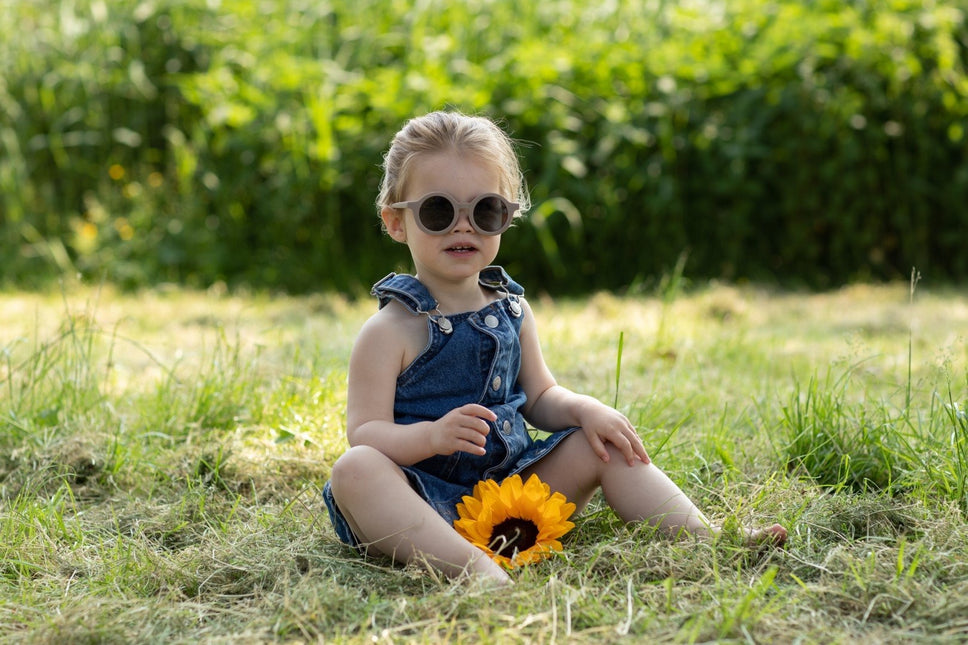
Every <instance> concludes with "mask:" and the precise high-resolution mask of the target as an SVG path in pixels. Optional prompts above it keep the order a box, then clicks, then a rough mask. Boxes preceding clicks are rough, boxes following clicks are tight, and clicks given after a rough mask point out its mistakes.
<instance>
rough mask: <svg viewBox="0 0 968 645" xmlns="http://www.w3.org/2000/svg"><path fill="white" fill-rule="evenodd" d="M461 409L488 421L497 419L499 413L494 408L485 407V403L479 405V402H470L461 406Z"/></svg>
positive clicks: (467, 413)
mask: <svg viewBox="0 0 968 645" xmlns="http://www.w3.org/2000/svg"><path fill="white" fill-rule="evenodd" d="M460 411H461V412H462V413H463V414H466V415H469V416H472V417H479V418H481V419H484V420H486V421H497V414H495V413H494V411H493V410H490V409H488V408H485V407H484V406H483V405H478V404H477V403H468V404H467V405H465V406H463V407H461V409H460Z"/></svg>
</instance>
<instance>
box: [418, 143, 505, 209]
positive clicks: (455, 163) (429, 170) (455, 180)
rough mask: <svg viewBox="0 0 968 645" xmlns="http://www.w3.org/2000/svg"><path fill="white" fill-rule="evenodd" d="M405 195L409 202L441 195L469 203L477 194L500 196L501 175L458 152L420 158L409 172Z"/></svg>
mask: <svg viewBox="0 0 968 645" xmlns="http://www.w3.org/2000/svg"><path fill="white" fill-rule="evenodd" d="M406 192H407V197H408V198H410V199H413V198H417V197H420V196H422V195H426V194H427V193H433V192H444V193H450V194H451V195H453V196H454V197H456V198H458V199H461V200H468V201H469V200H470V199H472V198H474V197H477V196H478V195H480V194H481V193H500V192H501V173H500V170H499V168H498V167H497V164H495V163H493V162H490V161H488V160H487V159H482V158H481V157H479V156H475V155H465V154H460V153H458V152H440V153H435V154H432V155H421V156H420V157H418V158H416V159H414V161H413V165H412V166H411V168H410V177H409V178H408V180H407V188H406Z"/></svg>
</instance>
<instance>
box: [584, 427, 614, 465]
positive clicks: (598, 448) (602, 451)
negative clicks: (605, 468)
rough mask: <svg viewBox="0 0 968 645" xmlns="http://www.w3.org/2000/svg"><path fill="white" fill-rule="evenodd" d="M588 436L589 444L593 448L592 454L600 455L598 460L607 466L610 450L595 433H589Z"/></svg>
mask: <svg viewBox="0 0 968 645" xmlns="http://www.w3.org/2000/svg"><path fill="white" fill-rule="evenodd" d="M586 436H587V437H588V444H589V445H590V446H591V447H592V452H594V453H595V454H596V455H598V458H599V459H601V460H602V461H604V462H605V463H606V464H607V463H608V459H609V457H608V449H606V448H605V443H604V442H602V440H601V439H599V438H598V435H596V434H594V433H588V434H586Z"/></svg>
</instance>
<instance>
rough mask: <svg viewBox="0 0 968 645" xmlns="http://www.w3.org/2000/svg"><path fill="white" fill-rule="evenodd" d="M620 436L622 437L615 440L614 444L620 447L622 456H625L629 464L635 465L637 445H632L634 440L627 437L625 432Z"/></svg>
mask: <svg viewBox="0 0 968 645" xmlns="http://www.w3.org/2000/svg"><path fill="white" fill-rule="evenodd" d="M619 436H620V437H621V439H619V440H618V441H613V442H612V444H613V445H614V446H615V447H616V448H618V450H619V452H621V453H622V456H623V457H625V461H626V462H628V465H629V466H634V465H635V456H636V455H635V447H634V446H633V445H632V442H631V441H630V440H629V438H628V437H626V436H625V435H624V434H622V435H619Z"/></svg>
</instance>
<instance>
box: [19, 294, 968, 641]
mask: <svg viewBox="0 0 968 645" xmlns="http://www.w3.org/2000/svg"><path fill="white" fill-rule="evenodd" d="M530 298H531V302H532V304H533V306H534V307H535V311H536V313H537V315H538V317H539V323H540V329H541V333H542V341H543V347H544V351H545V356H546V360H547V361H548V363H549V365H550V366H551V367H552V369H553V371H554V372H555V374H556V376H557V377H558V379H559V381H560V382H561V383H562V384H564V385H567V386H569V387H571V388H573V389H576V390H581V391H584V392H587V393H589V394H592V395H594V396H596V397H599V398H600V399H602V400H604V401H607V402H609V403H612V404H616V405H617V406H618V407H619V408H620V409H622V410H623V411H625V412H626V413H627V414H628V415H629V417H630V418H631V419H632V421H633V422H634V423H636V425H637V427H638V429H639V432H640V434H641V436H642V437H643V439H644V440H645V443H646V447H647V449H648V450H649V451H650V454H651V455H652V457H653V458H654V460H655V461H656V462H657V463H658V464H659V465H660V466H661V467H662V468H663V469H664V470H665V471H666V472H667V473H669V475H670V476H671V477H672V478H673V479H674V480H675V481H677V482H678V483H679V484H680V485H681V486H682V487H683V488H684V489H685V490H686V492H687V493H688V494H689V495H690V496H691V497H692V498H693V499H694V500H695V501H696V502H697V503H698V504H699V505H700V507H701V508H703V509H704V510H705V511H706V512H707V513H708V514H709V515H710V516H711V517H712V518H714V519H715V520H717V521H720V522H724V523H725V524H726V525H727V526H737V525H738V524H740V523H768V522H772V521H774V520H775V521H780V522H782V523H784V524H785V525H786V526H787V527H789V529H790V532H791V536H790V542H789V544H788V547H787V548H786V549H785V550H783V551H774V552H767V553H763V554H753V553H750V552H748V551H746V550H745V549H742V548H740V546H739V544H738V540H737V539H736V538H735V536H732V535H726V536H724V537H722V538H721V539H718V540H716V541H696V540H688V539H687V540H683V541H673V540H670V539H668V538H665V537H662V536H659V535H654V534H653V533H652V532H651V531H650V530H649V529H648V528H647V527H641V526H624V525H622V524H621V523H620V522H619V521H618V520H617V519H616V518H615V516H614V515H612V514H611V512H610V511H608V510H607V508H606V507H604V505H603V504H602V503H601V501H596V502H594V503H593V504H592V506H591V507H590V508H589V509H588V510H587V511H586V512H585V513H584V515H582V516H581V517H580V518H578V519H577V526H576V528H575V529H574V530H573V531H572V532H571V533H570V534H568V535H567V536H566V537H565V539H564V547H565V548H564V552H563V553H562V554H560V555H558V556H556V557H554V558H552V559H551V560H548V561H545V562H542V563H539V564H537V565H534V566H531V567H529V568H526V569H521V570H517V571H515V573H514V576H515V580H516V584H515V585H514V586H513V587H512V588H510V589H507V590H501V591H494V590H492V589H488V588H486V587H483V586H481V585H478V584H476V583H473V582H468V581H463V582H451V581H448V580H445V579H440V578H439V577H437V576H435V575H433V574H432V573H429V572H427V571H425V570H423V569H421V568H419V567H417V566H412V567H400V566H396V565H393V564H392V563H390V562H388V561H385V560H378V559H377V560H363V559H360V558H359V557H357V556H356V555H355V554H354V553H353V552H351V551H349V550H347V549H346V548H344V547H343V546H341V545H340V544H339V543H338V541H337V540H336V538H335V537H334V535H333V532H332V530H331V528H330V525H329V522H328V519H327V517H326V513H325V508H324V506H323V503H322V499H321V496H320V490H321V488H322V486H323V484H324V483H325V481H326V480H327V478H328V475H329V470H330V467H331V466H332V464H333V462H334V461H335V460H336V458H337V457H338V456H339V454H340V453H341V451H342V450H343V449H344V448H345V445H346V443H345V438H344V426H343V424H344V407H345V380H346V363H347V356H348V353H349V350H350V347H351V345H352V342H353V339H354V336H355V334H356V331H357V329H358V328H359V326H360V324H361V323H362V322H363V320H365V318H366V317H367V316H368V315H369V314H370V313H371V312H372V311H373V310H374V307H375V304H374V302H372V301H371V300H370V299H368V298H362V299H360V300H354V299H348V298H346V297H342V296H328V295H316V296H309V297H301V298H291V297H270V296H266V295H248V296H246V295H239V294H227V293H225V292H224V291H219V290H216V289H213V290H210V291H208V292H198V291H185V290H181V289H178V288H170V289H166V288H159V289H155V290H152V291H145V292H141V293H134V294H131V293H119V292H116V291H115V290H113V289H111V288H109V287H103V288H96V287H85V286H76V285H75V286H69V287H65V288H64V289H63V291H62V292H58V293H44V294H38V293H3V294H0V640H2V641H4V642H37V643H39V642H89V643H123V642H139V643H145V642H165V643H196V642H207V643H221V642H225V643H228V642H231V643H245V642H353V643H364V642H365V643H373V642H494V643H497V642H500V643H505V642H528V643H531V642H537V643H552V642H579V643H582V642H584V643H600V642H620V641H628V642H641V641H642V640H643V639H647V638H648V639H661V640H665V641H681V642H693V641H736V642H747V641H759V642H771V641H777V642H790V641H796V642H807V643H809V642H849V641H850V642H852V641H855V640H861V641H864V642H910V641H921V642H945V641H950V642H956V641H962V640H964V639H966V638H968V522H966V520H965V513H966V511H968V420H966V417H965V408H966V407H968V292H966V291H964V290H957V289H953V288H950V287H947V288H932V286H931V285H930V284H927V283H925V282H921V283H920V284H917V285H916V288H914V289H912V285H910V284H896V285H885V286H863V285H858V286H851V287H847V288H844V289H841V290H838V291H834V292H830V293H822V294H809V293H789V292H774V291H771V290H766V289H761V288H757V287H752V286H742V287H738V286H729V285H718V284H709V285H692V287H691V288H689V289H688V290H683V289H680V288H678V286H677V285H676V283H675V282H674V281H671V282H667V283H665V284H664V285H663V288H662V289H661V291H658V292H657V295H652V294H645V295H642V296H636V297H632V296H629V297H616V296H612V295H607V294H599V295H594V296H591V297H588V298H584V299H577V300H554V299H551V298H550V297H548V296H545V295H544V294H542V293H540V292H535V293H531V294H530Z"/></svg>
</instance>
